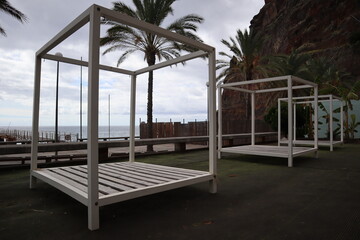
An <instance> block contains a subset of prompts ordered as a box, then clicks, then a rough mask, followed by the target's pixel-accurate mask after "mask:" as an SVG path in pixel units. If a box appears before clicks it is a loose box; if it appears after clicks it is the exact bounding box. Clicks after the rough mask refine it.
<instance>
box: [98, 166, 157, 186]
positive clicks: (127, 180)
mask: <svg viewBox="0 0 360 240" xmlns="http://www.w3.org/2000/svg"><path fill="white" fill-rule="evenodd" d="M99 172H100V173H101V174H104V175H108V176H110V177H114V178H116V179H119V180H124V181H126V182H128V183H129V184H135V185H134V187H143V186H152V185H154V184H153V183H152V184H151V183H148V182H146V181H141V180H134V178H131V177H124V176H122V175H121V174H118V173H112V172H110V171H108V170H105V169H104V168H101V169H99Z"/></svg>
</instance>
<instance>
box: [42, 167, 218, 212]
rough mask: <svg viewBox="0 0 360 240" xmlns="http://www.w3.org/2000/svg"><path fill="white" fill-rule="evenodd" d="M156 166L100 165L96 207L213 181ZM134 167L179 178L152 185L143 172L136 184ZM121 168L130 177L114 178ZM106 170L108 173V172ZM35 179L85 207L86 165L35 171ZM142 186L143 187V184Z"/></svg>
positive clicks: (150, 175)
mask: <svg viewBox="0 0 360 240" xmlns="http://www.w3.org/2000/svg"><path fill="white" fill-rule="evenodd" d="M157 166H158V165H153V164H146V163H130V162H125V163H108V164H100V165H99V168H100V170H99V171H101V172H102V173H101V174H100V181H103V183H102V184H104V185H103V187H102V188H103V189H102V192H104V194H101V193H100V192H99V195H100V196H99V206H104V205H107V204H111V203H115V202H118V201H124V200H128V199H132V198H136V197H139V196H145V195H148V194H152V193H157V192H161V191H165V190H170V189H174V188H178V187H183V186H187V185H190V184H195V183H200V182H206V181H211V180H212V179H214V176H213V175H212V174H210V173H209V172H204V171H197V170H190V169H182V168H174V167H167V166H159V168H157ZM138 167H142V168H143V169H145V170H146V169H154V170H157V171H158V172H157V173H156V174H158V173H161V171H163V172H164V173H165V175H168V173H169V171H175V172H176V171H178V173H179V175H181V176H182V177H181V178H180V179H173V178H164V179H165V181H162V182H158V183H154V182H153V180H151V179H152V178H153V174H154V173H153V172H151V171H147V172H146V171H145V173H142V174H143V175H144V176H145V177H144V178H143V180H138V178H133V175H132V174H131V173H137V172H139V170H138ZM123 168H124V169H130V170H129V171H128V172H129V173H130V174H128V175H127V179H124V178H122V175H123V173H122V172H121V173H118V174H115V173H116V172H117V170H118V169H123ZM109 169H110V171H108V170H109ZM111 169H116V170H111ZM159 169H160V170H159ZM125 171H127V170H125ZM35 175H36V177H38V178H39V179H43V180H44V181H45V182H47V183H49V184H51V185H52V186H54V187H56V188H58V189H60V190H61V191H64V192H65V193H67V194H69V195H70V196H71V197H74V198H75V199H77V200H78V201H80V202H81V203H83V204H84V205H87V204H88V200H87V197H88V195H87V185H86V182H87V181H86V176H87V166H86V165H81V166H73V167H59V168H49V169H43V170H36V171H35ZM144 182H145V183H146V184H144ZM108 185H110V186H114V188H110V187H109V186H108ZM119 185H120V186H122V187H123V186H128V188H127V189H126V190H123V189H119ZM99 190H100V189H99Z"/></svg>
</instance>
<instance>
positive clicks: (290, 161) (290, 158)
mask: <svg viewBox="0 0 360 240" xmlns="http://www.w3.org/2000/svg"><path fill="white" fill-rule="evenodd" d="M287 87H288V167H292V166H293V141H292V139H293V132H292V131H293V129H292V126H293V119H292V118H293V113H292V105H293V104H292V98H293V97H292V78H291V76H289V77H288V78H287Z"/></svg>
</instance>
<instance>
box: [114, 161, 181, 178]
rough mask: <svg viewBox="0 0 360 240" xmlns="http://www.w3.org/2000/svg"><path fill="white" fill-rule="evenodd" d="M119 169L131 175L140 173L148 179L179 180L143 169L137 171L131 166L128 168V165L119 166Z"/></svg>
mask: <svg viewBox="0 0 360 240" xmlns="http://www.w3.org/2000/svg"><path fill="white" fill-rule="evenodd" d="M119 166H120V167H121V168H124V169H127V170H130V171H131V172H133V173H142V174H145V176H147V177H150V178H161V179H162V180H165V181H166V182H167V181H171V180H176V179H179V177H174V176H168V175H165V174H161V173H154V172H150V171H147V170H144V169H138V168H134V167H133V166H128V165H119Z"/></svg>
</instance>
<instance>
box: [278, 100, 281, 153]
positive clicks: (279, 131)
mask: <svg viewBox="0 0 360 240" xmlns="http://www.w3.org/2000/svg"><path fill="white" fill-rule="evenodd" d="M280 141H281V105H280V99H278V146H280Z"/></svg>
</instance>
